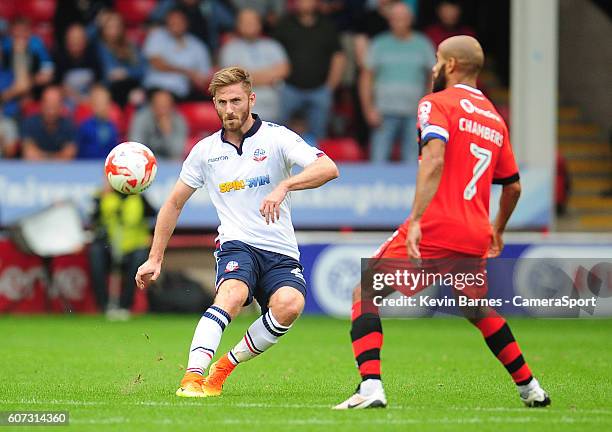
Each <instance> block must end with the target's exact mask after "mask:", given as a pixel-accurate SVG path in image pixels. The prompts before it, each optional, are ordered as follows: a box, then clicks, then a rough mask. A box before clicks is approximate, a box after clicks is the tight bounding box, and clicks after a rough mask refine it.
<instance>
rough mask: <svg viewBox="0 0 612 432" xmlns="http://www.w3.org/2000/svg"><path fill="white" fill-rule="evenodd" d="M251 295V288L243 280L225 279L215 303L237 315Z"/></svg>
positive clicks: (232, 315) (233, 315)
mask: <svg viewBox="0 0 612 432" xmlns="http://www.w3.org/2000/svg"><path fill="white" fill-rule="evenodd" d="M248 295H249V288H248V287H247V285H246V284H245V283H244V282H242V281H241V280H237V279H228V280H226V281H224V282H223V283H222V284H221V286H220V287H219V290H218V291H217V295H216V297H215V305H217V306H219V307H220V308H221V309H223V310H224V311H226V312H227V313H228V314H230V316H231V317H232V318H233V317H235V316H236V315H237V314H238V312H240V309H241V308H242V305H243V304H244V303H245V301H246V300H247V298H248Z"/></svg>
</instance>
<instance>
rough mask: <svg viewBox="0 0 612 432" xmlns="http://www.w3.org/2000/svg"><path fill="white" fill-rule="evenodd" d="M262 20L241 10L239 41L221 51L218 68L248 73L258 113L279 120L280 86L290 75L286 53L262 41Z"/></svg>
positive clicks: (231, 43)
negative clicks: (219, 66)
mask: <svg viewBox="0 0 612 432" xmlns="http://www.w3.org/2000/svg"><path fill="white" fill-rule="evenodd" d="M261 32H262V22H261V17H260V16H259V14H258V13H257V12H256V11H255V10H254V9H243V10H241V11H240V14H239V15H238V20H237V23H236V33H237V34H238V37H237V38H235V39H233V40H231V41H230V42H228V43H227V44H226V45H224V46H223V48H221V52H220V55H219V57H220V59H219V63H220V65H221V67H228V66H232V65H238V66H241V67H244V68H246V69H248V70H249V73H250V74H251V80H252V81H253V91H254V92H255V94H256V95H257V112H258V113H259V115H260V116H261V117H262V118H264V119H266V120H269V121H272V122H278V121H279V120H280V118H279V114H280V88H279V85H280V84H281V83H282V81H283V80H284V79H285V78H286V77H287V75H289V60H288V58H287V54H286V53H285V49H284V48H283V46H282V45H281V44H280V43H278V42H277V41H276V40H274V39H271V38H266V37H262V35H261Z"/></svg>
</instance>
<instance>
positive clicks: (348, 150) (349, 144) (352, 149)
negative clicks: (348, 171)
mask: <svg viewBox="0 0 612 432" xmlns="http://www.w3.org/2000/svg"><path fill="white" fill-rule="evenodd" d="M319 148H320V149H321V150H322V151H323V152H325V154H326V155H328V156H329V157H330V158H332V159H333V160H335V161H337V162H361V161H364V160H365V155H364V152H363V150H362V149H361V147H359V144H358V143H357V141H355V140H354V139H353V138H350V137H346V138H328V139H324V140H321V141H319Z"/></svg>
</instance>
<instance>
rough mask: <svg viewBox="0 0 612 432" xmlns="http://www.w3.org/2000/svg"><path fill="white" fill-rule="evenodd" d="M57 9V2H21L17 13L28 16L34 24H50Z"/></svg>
mask: <svg viewBox="0 0 612 432" xmlns="http://www.w3.org/2000/svg"><path fill="white" fill-rule="evenodd" d="M2 2H4V0H3V1H2ZM56 7H57V0H19V1H18V2H17V13H18V14H19V15H23V16H27V17H28V18H30V19H31V20H32V21H33V22H49V21H51V20H52V19H53V15H54V14H55V8H56Z"/></svg>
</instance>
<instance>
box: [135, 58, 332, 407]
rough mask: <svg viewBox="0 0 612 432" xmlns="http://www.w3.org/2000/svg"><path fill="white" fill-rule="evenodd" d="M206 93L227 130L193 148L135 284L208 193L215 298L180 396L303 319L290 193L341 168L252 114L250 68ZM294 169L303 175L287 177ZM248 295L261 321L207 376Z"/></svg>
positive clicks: (143, 280) (213, 387)
mask: <svg viewBox="0 0 612 432" xmlns="http://www.w3.org/2000/svg"><path fill="white" fill-rule="evenodd" d="M209 91H210V93H211V94H212V95H213V102H214V104H215V107H216V109H217V113H218V115H219V119H220V120H221V122H222V124H223V127H222V129H221V130H220V131H218V132H216V133H215V134H213V135H211V136H209V137H206V138H204V139H203V140H201V141H200V142H198V143H197V144H196V145H195V147H194V148H193V149H192V150H191V152H190V154H189V156H188V157H187V159H186V160H185V162H184V163H183V168H182V170H181V173H180V176H179V180H178V181H177V183H176V186H175V187H174V190H173V191H172V193H171V194H170V196H169V198H168V199H167V201H166V202H165V204H164V205H163V206H162V208H161V210H160V212H159V215H158V218H157V223H156V226H155V235H154V238H153V245H152V247H151V251H150V253H149V259H148V260H147V261H146V262H145V263H144V264H143V265H142V266H140V268H139V269H138V273H137V275H136V283H137V285H138V286H139V287H140V288H145V287H146V286H147V285H148V284H149V283H150V281H154V280H156V279H157V278H158V276H159V274H160V272H161V268H162V262H163V257H164V251H165V249H166V246H167V244H168V240H169V239H170V237H171V235H172V232H173V230H174V227H175V226H176V221H177V219H178V217H179V215H180V213H181V209H182V208H183V206H184V205H185V203H186V201H187V200H188V199H189V197H191V195H192V194H193V193H194V192H195V191H196V190H197V189H199V188H202V187H206V189H207V190H208V194H209V196H210V199H211V201H212V204H213V205H214V207H215V209H216V210H217V214H218V216H219V220H220V221H221V224H220V226H219V229H218V231H219V236H218V237H217V244H218V246H217V250H216V252H215V258H216V260H217V276H216V287H217V294H216V297H215V301H214V304H213V305H212V306H211V307H210V308H208V309H207V310H206V312H204V315H203V316H202V318H201V319H200V321H199V323H198V325H197V327H196V329H195V334H194V336H193V340H192V343H191V347H190V349H189V360H188V364H187V369H186V373H185V376H184V377H183V379H182V381H181V384H180V387H179V389H178V390H177V391H176V394H177V396H182V397H206V396H218V395H220V394H221V390H222V387H223V383H224V382H225V380H226V379H227V377H228V376H229V374H230V373H231V372H232V371H233V370H234V368H235V367H236V365H238V364H239V363H241V362H245V361H248V360H250V359H252V358H254V357H256V356H257V355H259V354H261V353H262V352H264V351H265V350H267V349H268V348H270V347H271V346H273V345H274V344H275V343H276V342H277V341H278V339H279V338H280V337H281V336H282V335H284V334H285V333H286V332H287V331H289V329H290V327H291V325H292V324H293V322H294V321H295V320H296V319H297V318H298V317H299V315H300V314H301V312H302V310H303V308H304V298H305V295H306V281H305V279H304V276H303V274H302V270H303V268H302V265H301V264H300V262H299V251H298V247H297V241H296V238H295V233H294V230H293V224H292V222H291V203H290V192H292V191H297V190H302V189H312V188H317V187H319V186H322V185H323V184H325V183H327V182H328V181H330V180H332V179H334V178H336V177H338V168H337V167H336V165H335V164H334V162H333V161H332V160H331V159H330V158H329V157H327V156H326V155H325V154H324V153H323V152H321V151H320V150H318V149H316V148H315V147H311V146H309V145H308V144H306V143H305V142H304V140H302V138H300V137H299V136H298V135H297V134H295V133H294V132H292V131H290V130H289V129H287V128H285V127H284V126H279V125H277V124H274V123H270V122H266V121H262V119H260V118H259V116H258V115H256V114H252V109H253V107H254V105H255V100H256V97H255V93H253V91H252V82H251V78H250V76H249V73H248V72H247V71H246V70H244V69H242V68H238V67H230V68H225V69H222V70H220V71H218V72H217V73H216V74H215V75H214V76H213V79H212V81H211V84H210V86H209ZM294 165H299V166H301V167H302V168H303V170H302V171H301V172H300V173H299V174H296V175H292V173H291V168H292V167H293V166H294ZM253 298H255V299H256V300H257V302H258V303H259V305H260V306H261V309H262V315H261V316H260V317H259V318H258V319H257V320H255V322H253V324H251V326H250V327H249V328H248V330H247V331H246V334H245V336H244V338H242V339H241V340H240V342H238V344H237V345H236V346H235V347H234V348H233V349H232V350H230V351H229V352H228V353H227V354H225V355H223V356H222V357H221V358H220V359H219V360H218V361H217V362H215V363H214V364H213V365H212V366H211V368H210V371H209V374H208V376H207V377H206V379H204V371H205V370H206V369H207V368H208V365H209V364H210V362H211V360H212V358H213V357H214V355H215V352H216V350H217V348H218V346H219V343H220V341H221V335H222V333H223V330H225V328H226V327H227V325H229V323H230V321H231V320H232V319H233V318H234V317H235V316H236V315H237V314H238V313H239V312H240V309H241V308H242V306H244V305H248V304H250V303H251V302H252V301H253Z"/></svg>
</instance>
